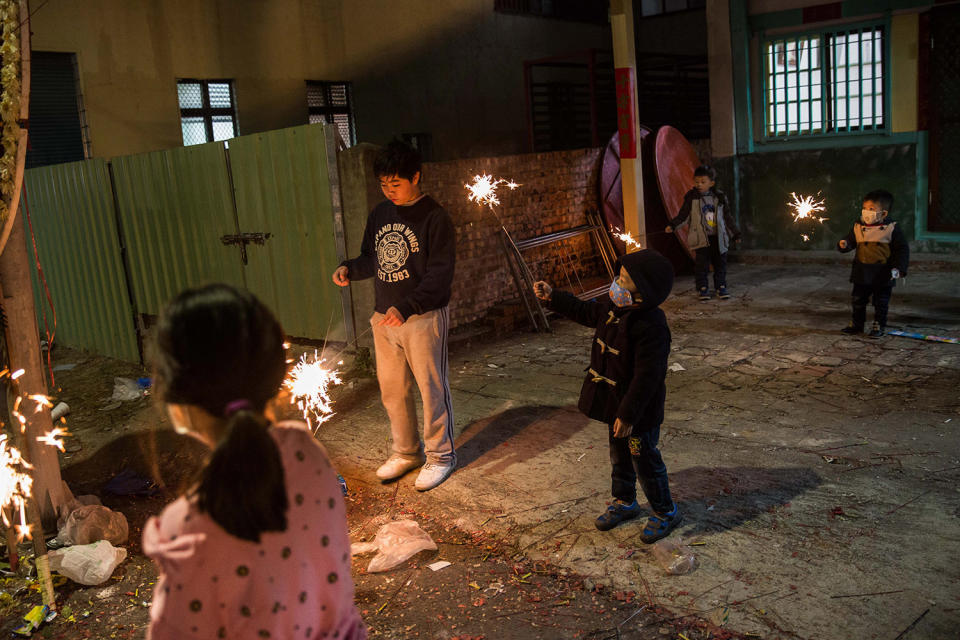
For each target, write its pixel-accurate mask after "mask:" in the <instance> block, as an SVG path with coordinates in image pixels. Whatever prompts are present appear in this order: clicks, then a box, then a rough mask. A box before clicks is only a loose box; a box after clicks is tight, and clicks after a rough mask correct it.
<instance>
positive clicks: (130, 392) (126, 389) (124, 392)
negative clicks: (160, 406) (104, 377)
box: [110, 377, 145, 402]
mask: <svg viewBox="0 0 960 640" xmlns="http://www.w3.org/2000/svg"><path fill="white" fill-rule="evenodd" d="M144 391H145V389H144V388H143V387H141V386H140V385H139V384H137V381H136V380H131V379H130V378H119V377H118V378H114V379H113V395H112V396H110V399H111V400H113V401H119V402H127V401H129V400H139V399H140V398H142V397H143V396H144V395H145V394H144Z"/></svg>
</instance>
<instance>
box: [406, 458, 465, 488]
mask: <svg viewBox="0 0 960 640" xmlns="http://www.w3.org/2000/svg"><path fill="white" fill-rule="evenodd" d="M456 466H457V465H456V464H437V463H435V462H428V463H427V464H425V465H423V469H421V470H420V475H418V476H417V481H416V482H415V483H414V485H413V486H414V488H416V490H417V491H429V490H430V489H433V488H434V487H436V486H437V485H439V484H441V483H442V482H443V481H444V480H446V479H447V478H449V477H450V474H451V473H453V470H454V468H456Z"/></svg>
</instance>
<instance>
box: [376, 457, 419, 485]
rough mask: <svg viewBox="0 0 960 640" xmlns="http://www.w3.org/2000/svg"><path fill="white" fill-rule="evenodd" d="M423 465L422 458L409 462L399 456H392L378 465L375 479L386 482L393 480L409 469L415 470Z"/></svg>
mask: <svg viewBox="0 0 960 640" xmlns="http://www.w3.org/2000/svg"><path fill="white" fill-rule="evenodd" d="M422 464H423V458H417V459H415V460H411V459H410V458H404V457H403V456H401V455H398V454H396V453H395V454H393V455H392V456H390V457H389V458H387V461H386V462H384V463H383V464H382V465H380V468H379V469H377V477H378V478H380V480H381V481H383V482H386V481H387V480H395V479H397V478H399V477H400V476H402V475H403V474H405V473H406V472H407V471H410V470H411V469H416V468H417V467H419V466H420V465H422Z"/></svg>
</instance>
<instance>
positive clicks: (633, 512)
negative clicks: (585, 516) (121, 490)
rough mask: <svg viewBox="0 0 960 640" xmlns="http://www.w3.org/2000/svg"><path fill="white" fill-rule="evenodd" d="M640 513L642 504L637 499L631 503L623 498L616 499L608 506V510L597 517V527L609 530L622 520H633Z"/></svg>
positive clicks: (601, 529)
mask: <svg viewBox="0 0 960 640" xmlns="http://www.w3.org/2000/svg"><path fill="white" fill-rule="evenodd" d="M639 515H640V505H639V504H637V501H636V500H634V501H633V502H631V503H629V504H628V503H626V502H624V501H623V500H614V501H613V503H612V504H611V505H610V506H609V507H607V510H606V511H604V512H603V515H601V516H600V517H599V518H597V521H596V525H597V529H600V531H609V530H610V529H613V528H614V527H615V526H617V525H618V524H620V523H621V522H626V521H627V520H633V519H634V518H636V517H637V516H639Z"/></svg>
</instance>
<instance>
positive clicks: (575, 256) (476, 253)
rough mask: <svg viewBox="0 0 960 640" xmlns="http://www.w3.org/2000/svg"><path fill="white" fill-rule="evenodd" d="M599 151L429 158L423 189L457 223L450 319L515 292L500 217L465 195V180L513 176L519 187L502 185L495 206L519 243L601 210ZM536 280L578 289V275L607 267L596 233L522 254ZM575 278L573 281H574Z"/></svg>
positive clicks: (474, 314)
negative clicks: (602, 259) (478, 175)
mask: <svg viewBox="0 0 960 640" xmlns="http://www.w3.org/2000/svg"><path fill="white" fill-rule="evenodd" d="M600 151H601V150H600V149H577V150H572V151H556V152H551V153H531V154H523V155H515V156H502V157H497V158H471V159H466V160H451V161H447V162H430V163H425V164H424V167H423V189H424V191H425V192H426V193H429V194H430V195H431V196H433V198H434V199H436V200H437V202H439V203H440V204H441V205H443V206H444V207H445V208H446V209H447V211H449V212H450V216H451V217H452V218H453V221H454V224H455V225H456V228H457V268H456V275H455V277H454V282H453V297H452V299H451V301H450V312H451V322H452V325H453V326H454V327H457V326H461V325H464V324H467V323H470V322H474V321H476V320H480V319H482V318H484V316H486V314H487V312H488V311H489V310H490V309H491V308H492V307H494V306H496V305H498V304H500V303H502V302H504V301H508V300H512V299H515V298H516V297H517V294H516V288H515V285H514V282H513V278H512V276H511V274H510V270H509V267H508V266H507V261H506V258H505V257H504V255H503V251H502V250H501V245H500V238H499V236H498V233H499V230H500V222H498V221H497V218H496V217H495V216H494V215H493V214H492V213H491V212H490V210H489V208H487V207H481V206H478V205H477V204H476V203H472V202H469V201H468V200H467V195H468V192H467V190H466V189H465V188H464V183H469V182H472V181H473V176H474V175H477V174H481V173H487V174H490V175H492V176H494V177H502V178H508V179H512V180H513V181H515V182H517V183H519V184H520V185H521V186H520V187H519V188H518V189H516V190H515V191H510V190H509V189H506V188H502V189H500V190H498V192H497V193H498V196H499V198H500V202H501V204H500V206H499V207H497V208H496V215H497V216H499V218H500V220H501V221H502V223H503V226H505V227H506V229H507V231H509V232H510V234H511V235H512V236H513V238H514V240H525V239H527V238H531V237H534V236H538V235H542V234H545V233H551V232H555V231H562V230H564V229H568V228H570V227H576V226H579V225H582V224H585V223H586V215H585V214H586V211H587V210H588V209H596V208H597V176H598V170H599V158H600ZM524 257H525V259H526V261H527V264H528V265H529V266H530V269H531V271H532V272H533V275H534V277H535V278H538V279H544V280H547V281H548V282H551V283H552V284H554V285H555V286H558V287H561V288H571V287H570V284H569V283H570V282H571V281H572V283H573V288H574V289H575V288H576V287H577V285H578V284H579V283H578V280H577V276H579V278H580V280H581V281H582V280H583V279H585V278H589V277H591V276H592V277H594V278H595V277H596V276H599V275H601V274H603V275H604V277H605V272H604V269H603V266H602V262H601V261H600V255H599V252H598V250H597V247H595V246H594V242H593V239H592V238H591V236H590V235H585V236H580V237H579V238H573V239H570V240H564V241H561V242H559V243H556V244H553V245H548V246H546V247H540V248H537V249H532V250H529V251H526V252H524ZM568 278H569V280H568Z"/></svg>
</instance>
